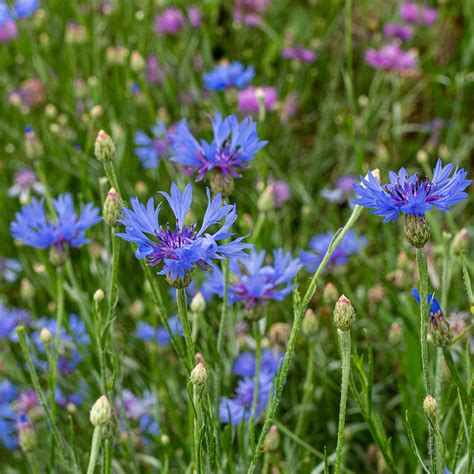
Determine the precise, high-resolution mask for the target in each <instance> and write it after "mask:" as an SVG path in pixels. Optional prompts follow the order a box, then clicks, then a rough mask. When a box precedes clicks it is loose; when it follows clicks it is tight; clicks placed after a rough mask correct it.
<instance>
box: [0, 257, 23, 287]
mask: <svg viewBox="0 0 474 474" xmlns="http://www.w3.org/2000/svg"><path fill="white" fill-rule="evenodd" d="M20 271H21V264H20V262H19V261H18V260H16V259H14V258H0V280H5V281H6V282H8V283H13V282H14V281H15V280H16V279H17V277H18V273H20Z"/></svg>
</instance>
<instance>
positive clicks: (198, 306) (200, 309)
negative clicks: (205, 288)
mask: <svg viewBox="0 0 474 474" xmlns="http://www.w3.org/2000/svg"><path fill="white" fill-rule="evenodd" d="M190 308H191V311H192V312H193V313H196V314H202V313H204V311H206V300H205V299H204V296H203V294H202V293H201V292H200V291H199V292H198V293H196V294H195V295H194V298H193V299H192V300H191V304H190Z"/></svg>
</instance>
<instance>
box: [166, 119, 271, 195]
mask: <svg viewBox="0 0 474 474" xmlns="http://www.w3.org/2000/svg"><path fill="white" fill-rule="evenodd" d="M211 123H212V130H213V134H214V138H213V140H212V142H211V143H208V142H206V141H205V140H200V141H198V140H197V139H196V138H195V137H194V136H193V134H192V133H191V132H190V130H189V127H188V124H187V123H186V121H184V120H183V121H181V122H180V123H179V124H178V125H177V127H176V131H175V133H174V134H172V135H171V136H170V141H171V151H172V154H173V156H172V157H171V160H172V161H175V162H177V163H179V164H181V165H182V166H183V167H184V169H185V170H187V171H189V172H192V173H196V181H201V180H203V179H204V178H205V177H206V176H207V175H208V174H209V173H212V179H211V184H212V185H213V191H215V192H219V191H222V192H224V191H226V192H227V194H230V192H231V189H232V187H233V179H234V178H240V176H241V175H240V172H241V171H242V170H245V169H247V168H248V166H249V163H250V162H251V161H252V160H253V159H254V157H255V154H256V153H257V152H258V151H259V150H261V149H262V148H263V147H264V146H265V145H266V144H267V143H268V142H266V141H260V140H259V136H258V134H257V124H256V123H255V121H254V120H253V119H252V118H251V117H247V118H245V119H244V120H242V122H240V123H239V121H238V120H237V118H236V117H235V115H229V116H228V117H226V118H225V119H222V117H221V115H220V113H217V114H216V116H215V118H214V120H212V121H211ZM222 181H223V182H222Z"/></svg>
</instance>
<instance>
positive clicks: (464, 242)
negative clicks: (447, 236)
mask: <svg viewBox="0 0 474 474" xmlns="http://www.w3.org/2000/svg"><path fill="white" fill-rule="evenodd" d="M468 247H469V234H468V231H467V228H466V227H464V228H462V229H461V230H460V231H459V232H458V233H457V234H456V235H455V236H454V238H453V241H452V242H451V252H453V253H454V254H455V255H460V254H461V253H462V251H463V250H467V249H468Z"/></svg>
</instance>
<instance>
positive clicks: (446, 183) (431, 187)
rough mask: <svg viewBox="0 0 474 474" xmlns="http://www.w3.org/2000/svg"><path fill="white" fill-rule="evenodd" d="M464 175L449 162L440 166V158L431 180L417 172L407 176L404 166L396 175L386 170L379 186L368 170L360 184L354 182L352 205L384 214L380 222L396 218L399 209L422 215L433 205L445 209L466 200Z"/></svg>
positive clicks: (441, 209)
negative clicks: (384, 178)
mask: <svg viewBox="0 0 474 474" xmlns="http://www.w3.org/2000/svg"><path fill="white" fill-rule="evenodd" d="M466 176H467V172H466V171H464V169H463V168H461V169H459V167H456V168H454V164H453V163H449V164H448V165H446V166H445V167H444V168H443V164H442V162H441V160H438V162H437V163H436V166H435V168H434V170H433V177H432V178H431V179H430V178H428V177H422V176H420V175H419V174H413V175H411V176H408V173H407V171H406V169H405V168H401V169H400V171H399V172H398V174H397V173H395V172H393V171H390V172H389V179H390V183H388V184H384V185H382V184H380V183H379V181H378V180H377V178H376V177H375V176H374V175H373V174H372V173H371V172H369V174H368V175H367V177H366V178H363V177H361V183H360V184H354V189H355V191H356V192H357V194H358V195H359V196H360V197H359V198H358V199H356V200H355V201H354V204H358V205H359V206H363V207H367V208H369V209H371V210H372V211H371V212H372V213H373V214H375V215H376V216H382V217H384V218H385V220H384V222H389V221H392V222H394V221H396V220H397V219H398V217H399V216H400V213H401V212H403V213H404V214H406V215H415V216H418V217H420V218H423V217H424V215H425V214H426V212H428V211H430V210H431V209H432V208H433V207H437V208H438V209H439V210H440V211H441V212H446V211H449V210H450V209H451V207H452V206H454V205H455V204H457V203H459V202H461V201H462V200H463V199H466V197H467V193H465V192H464V190H465V189H466V188H467V187H468V186H469V185H470V184H471V181H470V180H467V179H465V178H466Z"/></svg>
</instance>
